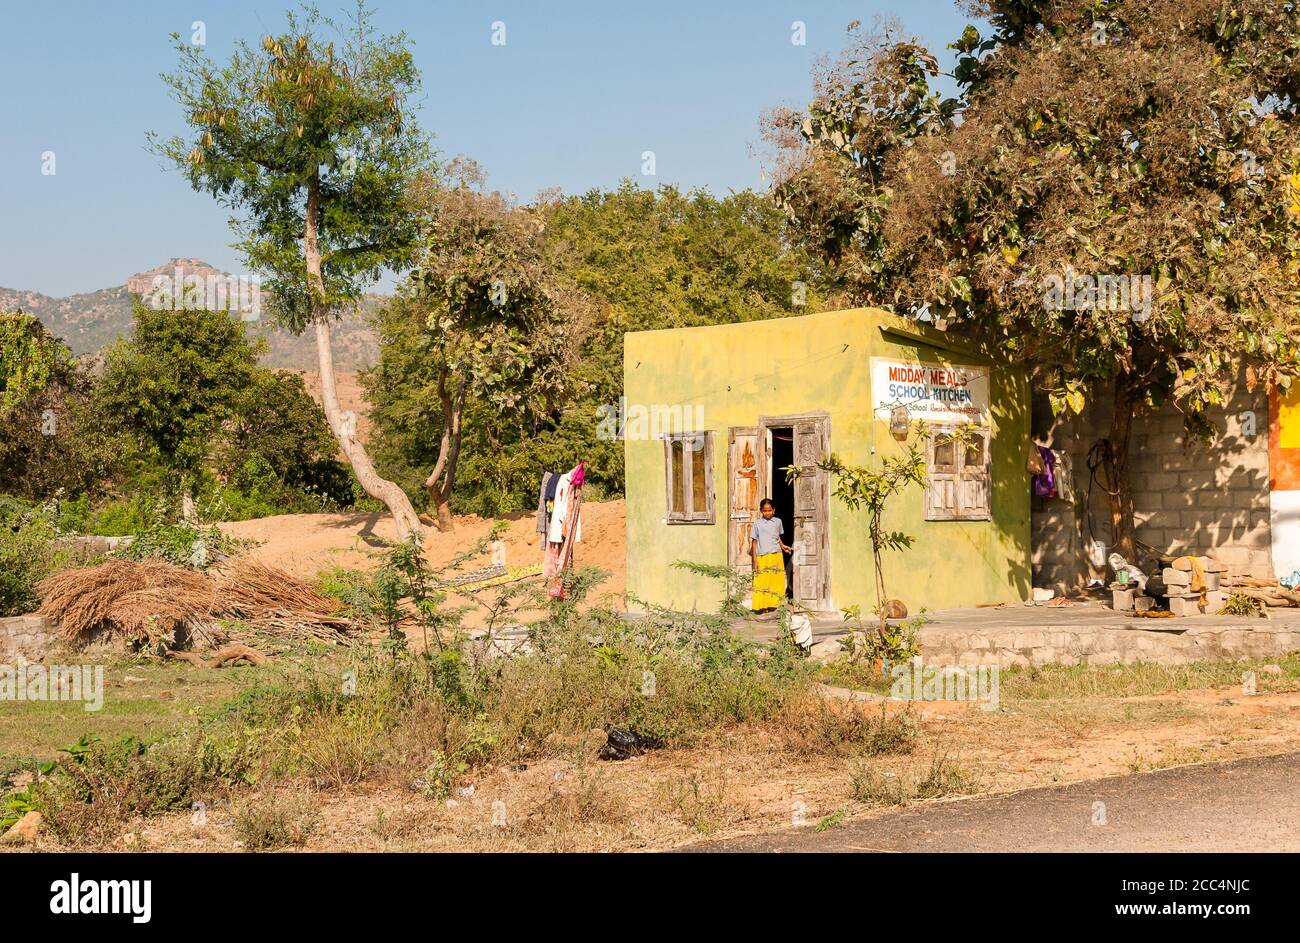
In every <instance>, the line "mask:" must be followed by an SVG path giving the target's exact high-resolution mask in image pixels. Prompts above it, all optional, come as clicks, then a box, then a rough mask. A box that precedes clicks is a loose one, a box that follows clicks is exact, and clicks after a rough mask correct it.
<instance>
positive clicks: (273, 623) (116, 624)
mask: <svg viewBox="0 0 1300 943" xmlns="http://www.w3.org/2000/svg"><path fill="white" fill-rule="evenodd" d="M39 592H40V594H41V597H42V599H43V602H42V603H41V608H40V612H41V614H42V615H44V616H47V617H48V618H50V619H53V620H56V621H57V622H58V623H59V631H60V634H61V635H62V636H63V638H64V639H66V640H67V641H69V642H77V643H83V644H84V643H85V642H89V641H90V640H92V639H93V638H94V637H95V636H96V635H99V634H103V635H107V636H114V635H121V636H124V637H125V638H126V639H127V640H128V641H130V642H132V643H136V644H139V643H144V644H149V645H152V644H154V643H156V642H158V641H160V640H163V639H165V638H167V637H171V638H173V639H179V638H183V637H184V636H185V635H188V634H189V633H188V632H184V633H183V632H181V631H179V630H181V629H197V630H199V632H200V634H204V635H211V634H212V633H211V632H210V631H209V630H210V629H211V628H212V627H213V626H215V623H216V621H217V620H218V619H223V618H230V619H240V620H242V621H244V622H246V623H248V624H249V626H250V627H251V628H252V629H254V630H255V631H258V632H263V633H266V634H270V635H279V636H286V637H298V638H307V637H310V638H317V639H324V640H330V641H333V640H337V639H338V638H339V637H340V636H341V635H344V634H346V633H347V632H348V631H349V630H350V629H351V622H350V621H349V620H348V619H346V618H344V617H342V616H341V615H340V614H339V611H340V609H341V605H340V603H339V602H338V601H337V600H335V599H332V598H330V597H328V596H323V595H321V594H320V593H318V592H316V591H315V590H314V589H312V588H311V587H310V586H308V585H307V584H306V583H304V582H302V581H301V580H299V579H296V578H295V577H293V576H290V575H289V574H288V573H285V572H284V571H283V570H277V569H275V568H274V567H269V566H266V565H264V564H261V563H256V562H253V561H241V560H237V559H236V560H232V561H230V562H228V563H226V564H224V565H223V567H222V568H221V569H220V570H216V571H213V572H211V573H197V572H195V571H193V570H187V569H185V568H184V567H179V566H174V565H172V564H170V563H164V562H162V561H159V560H142V561H132V560H109V561H108V562H106V563H101V564H100V565H98V566H93V567H87V568H85V569H80V570H67V571H65V572H63V573H58V574H55V575H54V576H51V577H48V578H47V579H45V580H44V581H43V582H42V583H41V585H40V587H39Z"/></svg>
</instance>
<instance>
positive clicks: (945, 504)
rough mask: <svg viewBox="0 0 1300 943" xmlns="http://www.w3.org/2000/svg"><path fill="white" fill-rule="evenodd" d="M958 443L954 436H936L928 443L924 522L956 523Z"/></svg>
mask: <svg viewBox="0 0 1300 943" xmlns="http://www.w3.org/2000/svg"><path fill="white" fill-rule="evenodd" d="M957 451H958V449H957V443H956V441H955V440H954V439H953V437H952V436H951V435H948V434H946V433H942V432H936V433H935V434H934V435H931V436H928V437H927V438H926V440H925V466H926V471H927V473H928V474H929V481H928V483H927V484H926V486H925V519H926V520H927V521H955V520H957V513H958V512H957V462H958V458H957Z"/></svg>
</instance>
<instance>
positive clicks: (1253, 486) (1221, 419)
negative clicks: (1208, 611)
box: [1025, 384, 1272, 589]
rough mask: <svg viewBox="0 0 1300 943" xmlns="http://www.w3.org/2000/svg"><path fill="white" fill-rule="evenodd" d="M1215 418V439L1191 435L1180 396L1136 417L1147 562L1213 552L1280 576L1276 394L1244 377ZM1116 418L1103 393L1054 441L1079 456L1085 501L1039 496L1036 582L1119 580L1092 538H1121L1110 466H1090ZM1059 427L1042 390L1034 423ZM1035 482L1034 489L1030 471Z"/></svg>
mask: <svg viewBox="0 0 1300 943" xmlns="http://www.w3.org/2000/svg"><path fill="white" fill-rule="evenodd" d="M1210 419H1211V421H1212V422H1213V424H1214V426H1215V428H1216V429H1217V430H1218V433H1219V434H1218V436H1217V438H1216V439H1215V440H1214V441H1213V442H1212V443H1209V444H1205V443H1202V442H1201V441H1199V440H1196V439H1190V440H1189V437H1188V436H1187V434H1186V432H1185V431H1184V428H1183V414H1182V413H1181V412H1179V411H1178V410H1177V409H1176V408H1174V407H1173V406H1172V405H1171V404H1166V405H1165V406H1164V407H1162V408H1161V409H1159V410H1156V411H1154V412H1147V413H1142V414H1139V415H1138V416H1137V417H1135V419H1134V422H1133V439H1132V443H1131V445H1130V458H1129V481H1130V485H1131V487H1132V491H1133V507H1134V519H1135V524H1136V527H1135V529H1134V535H1135V538H1136V540H1137V541H1138V550H1139V560H1138V561H1137V562H1138V563H1139V565H1141V566H1143V567H1144V568H1146V569H1147V571H1148V572H1150V571H1151V568H1153V567H1154V566H1156V565H1157V559H1156V558H1157V557H1158V556H1159V555H1181V554H1198V555H1209V556H1214V557H1215V558H1217V559H1219V560H1221V561H1223V562H1225V563H1227V564H1229V565H1230V566H1232V567H1233V569H1234V570H1235V571H1239V572H1243V573H1250V574H1253V575H1257V576H1271V575H1272V553H1271V548H1270V528H1269V473H1268V467H1269V466H1268V404H1267V399H1266V397H1265V396H1264V394H1263V393H1262V391H1257V392H1256V393H1255V394H1251V393H1247V392H1246V390H1245V386H1244V384H1242V385H1240V386H1239V387H1238V390H1237V391H1236V393H1235V394H1234V396H1233V398H1232V400H1231V401H1230V402H1229V403H1228V404H1227V405H1226V406H1224V407H1222V408H1219V409H1216V410H1214V411H1213V412H1212V413H1211V414H1210ZM1109 422H1110V400H1109V398H1103V399H1098V400H1097V401H1096V402H1094V403H1092V404H1090V407H1089V408H1088V409H1087V410H1085V412H1084V414H1083V415H1082V416H1080V417H1075V418H1073V419H1071V420H1069V421H1067V422H1064V423H1062V424H1061V425H1060V426H1058V427H1057V429H1056V432H1055V436H1054V440H1053V442H1052V445H1053V446H1054V447H1055V448H1056V449H1058V450H1064V451H1067V452H1069V454H1070V456H1071V458H1072V460H1073V463H1074V486H1075V488H1074V490H1075V495H1076V500H1075V502H1074V503H1073V504H1071V503H1069V502H1065V501H1060V500H1056V499H1042V498H1034V499H1033V531H1034V548H1033V559H1034V581H1035V583H1036V585H1043V586H1056V587H1057V588H1058V589H1061V588H1065V589H1069V588H1074V587H1077V586H1079V585H1082V584H1083V583H1084V582H1086V581H1087V579H1088V578H1090V577H1097V578H1101V579H1107V578H1109V574H1108V573H1106V572H1104V571H1102V570H1098V569H1096V568H1095V567H1094V566H1092V564H1091V563H1090V561H1089V558H1088V546H1089V542H1090V541H1091V540H1093V539H1097V540H1100V541H1102V542H1103V543H1105V545H1106V547H1107V550H1108V551H1109V548H1110V546H1111V545H1112V543H1113V540H1112V538H1111V526H1110V505H1109V500H1108V495H1107V491H1106V484H1105V476H1104V472H1103V471H1102V470H1101V469H1100V468H1099V469H1097V470H1096V471H1095V473H1093V472H1091V471H1090V470H1089V468H1088V456H1089V451H1090V450H1091V448H1092V446H1093V445H1094V444H1095V443H1096V442H1097V441H1098V440H1100V439H1101V438H1104V437H1105V436H1106V435H1107V432H1108V429H1109ZM1051 426H1052V418H1051V409H1050V406H1049V405H1048V404H1047V399H1046V396H1045V395H1044V394H1035V396H1034V429H1035V431H1036V432H1037V433H1039V434H1042V433H1043V431H1044V430H1047V429H1050V428H1051ZM1252 433H1253V434H1252ZM1025 480H1026V487H1028V473H1026V475H1025Z"/></svg>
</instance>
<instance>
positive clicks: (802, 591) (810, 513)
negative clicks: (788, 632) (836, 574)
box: [772, 417, 833, 611]
mask: <svg viewBox="0 0 1300 943" xmlns="http://www.w3.org/2000/svg"><path fill="white" fill-rule="evenodd" d="M793 429H794V464H795V466H796V467H797V469H798V472H797V475H798V477H796V479H795V481H794V534H793V535H792V536H793V540H792V541H791V544H790V545H791V546H792V547H794V554H793V559H792V563H793V566H794V580H793V583H794V599H795V602H796V603H798V604H800V605H802V606H806V607H808V608H809V609H815V610H818V611H826V610H829V609H831V608H832V606H833V604H832V602H831V591H830V533H829V530H830V476H829V475H828V474H827V473H826V472H825V471H823V470H822V469H820V468H818V467H817V465H818V463H820V462H821V461H822V460H823V459H824V458H826V457H827V456H829V455H830V447H831V443H830V420H829V419H828V418H826V417H818V418H811V419H799V420H796V421H795V422H794V424H793ZM772 473H773V474H774V475H775V474H781V472H780V471H779V470H778V469H773V472H772Z"/></svg>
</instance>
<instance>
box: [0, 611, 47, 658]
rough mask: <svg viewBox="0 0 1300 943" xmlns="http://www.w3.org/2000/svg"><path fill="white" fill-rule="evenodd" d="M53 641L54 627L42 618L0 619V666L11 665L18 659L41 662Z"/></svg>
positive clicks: (12, 617) (32, 616) (16, 617)
mask: <svg viewBox="0 0 1300 943" xmlns="http://www.w3.org/2000/svg"><path fill="white" fill-rule="evenodd" d="M54 639H55V633H54V627H53V626H51V625H50V623H49V621H48V620H47V619H46V618H45V617H44V616H36V615H31V616H11V617H9V618H7V619H0V664H12V663H14V662H16V661H18V659H19V658H22V659H25V660H26V661H30V662H35V661H41V660H42V659H43V658H45V655H46V653H47V652H48V651H49V650H50V646H51V645H52V644H53V642H54Z"/></svg>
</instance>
